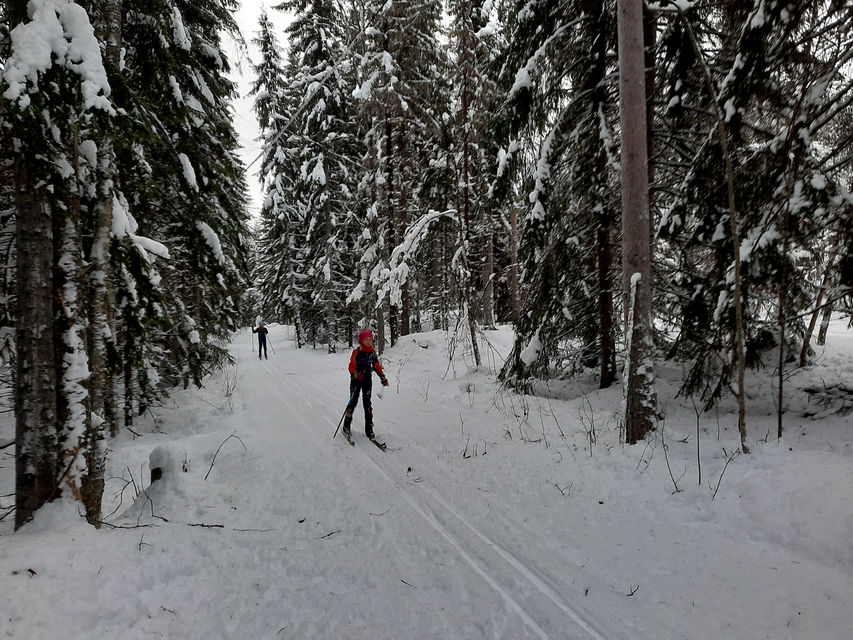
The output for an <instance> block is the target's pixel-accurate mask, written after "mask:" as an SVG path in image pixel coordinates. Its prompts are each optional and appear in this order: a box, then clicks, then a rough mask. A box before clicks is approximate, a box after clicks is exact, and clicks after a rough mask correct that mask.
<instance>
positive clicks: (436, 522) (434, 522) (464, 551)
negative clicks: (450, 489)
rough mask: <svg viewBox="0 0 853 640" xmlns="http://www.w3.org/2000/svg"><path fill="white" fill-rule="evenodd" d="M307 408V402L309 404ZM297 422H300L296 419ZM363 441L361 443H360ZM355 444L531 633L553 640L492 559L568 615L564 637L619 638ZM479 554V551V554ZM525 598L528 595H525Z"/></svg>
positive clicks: (432, 495) (327, 408)
mask: <svg viewBox="0 0 853 640" xmlns="http://www.w3.org/2000/svg"><path fill="white" fill-rule="evenodd" d="M303 380H307V381H308V382H310V383H312V386H314V388H315V389H316V390H317V391H319V392H320V393H322V394H323V395H325V396H326V397H329V398H330V399H333V398H334V394H332V393H331V392H330V391H329V390H328V389H327V388H325V387H323V386H322V385H320V384H319V383H317V382H315V381H314V380H312V379H311V378H308V377H306V378H303ZM275 391H276V394H277V395H278V396H279V397H280V398H281V399H282V400H284V398H283V396H282V395H281V394H280V393H279V392H278V390H275ZM320 404H321V408H322V409H324V412H323V417H324V418H325V419H326V420H327V421H328V422H329V423H330V424H331V426H332V428H334V427H335V426H336V424H337V423H336V422H334V421H333V420H332V419H331V418H329V417H328V416H330V415H334V408H333V407H332V406H331V405H330V404H328V403H326V402H321V403H320ZM309 405H310V403H309ZM300 422H301V420H300ZM362 442H363V441H362ZM359 444H360V443H359V442H358V441H357V442H356V446H355V448H356V449H358V450H359V453H361V454H363V456H364V458H363V459H366V460H367V461H369V463H370V464H372V465H373V466H374V467H375V468H376V469H377V470H378V471H379V472H380V473H381V474H382V476H383V477H384V478H385V479H386V480H387V481H388V482H389V483H390V484H392V485H393V486H394V487H395V488H396V489H397V490H398V491H399V492H400V495H401V496H402V497H403V499H404V500H405V501H406V502H407V503H408V504H409V506H411V508H412V509H413V510H414V511H415V513H417V514H418V515H419V516H420V517H421V518H423V519H424V520H425V521H426V522H427V523H428V524H429V525H430V526H431V527H432V528H433V529H434V530H435V531H436V532H437V533H438V534H439V535H441V536H442V537H443V538H444V539H445V540H447V542H448V543H449V544H450V545H451V546H452V547H453V548H454V549H455V550H456V551H457V552H458V553H459V555H460V556H461V557H462V559H463V560H465V562H467V563H468V564H469V565H470V566H471V568H472V569H473V570H474V571H475V572H476V573H477V575H479V576H480V577H481V578H483V580H484V581H485V582H486V583H487V584H488V585H489V586H490V587H492V588H493V589H494V590H495V591H496V592H497V593H498V595H500V597H501V599H502V600H503V601H504V602H505V603H506V605H507V607H508V608H510V609H511V610H513V611H515V612H516V613H517V614H518V615H519V616H520V617H521V619H522V620H523V621H524V623H525V624H526V625H527V626H528V627H529V628H530V629H531V630H533V631H534V632H535V633H536V635H537V636H538V637H540V638H543V639H548V638H551V637H553V636H552V635H550V634H549V633H548V632H546V631H545V630H544V629H542V627H541V626H540V625H539V624H537V622H536V621H535V620H534V618H533V617H532V616H531V615H530V614H529V613H528V611H527V610H526V609H525V606H523V605H522V604H521V603H520V602H519V600H522V599H523V597H524V596H523V595H519V594H516V595H513V593H512V590H513V588H512V587H509V586H506V584H505V583H504V584H503V585H502V584H501V581H500V580H499V579H498V578H496V577H495V576H494V575H493V574H494V573H495V569H494V563H495V560H497V561H498V562H500V561H503V562H505V563H506V564H508V565H509V566H511V567H512V568H513V569H515V570H516V571H517V572H518V574H520V575H521V576H522V577H523V578H525V579H526V580H527V581H528V582H529V584H530V585H532V586H533V587H534V588H535V589H536V590H537V592H538V594H537V595H543V596H545V597H546V598H547V599H548V600H550V601H551V602H552V603H553V604H554V605H556V607H557V608H558V609H559V610H560V611H562V613H563V614H565V615H566V616H568V618H569V620H570V621H571V622H572V623H573V624H574V626H575V627H576V629H578V630H579V631H580V632H582V635H581V636H579V635H576V634H574V635H570V636H568V637H572V638H580V637H585V638H586V637H589V638H595V640H607V638H616V637H619V636H617V635H615V634H614V633H613V632H612V631H611V630H608V631H606V632H605V631H604V630H603V629H601V628H600V625H598V624H596V623H595V622H593V621H591V620H590V619H589V618H588V616H586V615H585V614H583V613H581V612H580V611H579V610H578V609H576V608H575V607H572V606H571V605H569V604H567V603H566V602H565V601H564V600H563V599H562V598H560V596H559V595H558V594H557V592H556V590H555V589H554V588H553V587H552V586H550V585H548V584H547V583H546V581H545V579H543V578H542V577H540V576H539V575H538V573H537V572H536V570H535V569H533V568H531V567H529V566H527V565H526V564H525V563H523V562H522V561H521V560H519V559H518V558H517V557H516V556H515V555H514V554H512V553H511V552H510V551H508V550H506V549H505V548H503V547H501V546H500V545H498V544H497V543H496V542H494V541H493V540H492V539H491V538H489V537H488V536H487V535H486V534H484V533H483V532H482V531H481V530H480V529H479V528H477V527H476V526H475V525H473V524H472V523H471V522H470V521H469V520H468V519H466V518H465V517H463V516H462V515H461V514H460V513H459V512H458V511H457V510H456V509H454V508H453V507H451V506H450V505H449V504H448V503H447V501H445V500H444V499H443V498H442V497H441V496H440V495H439V494H438V493H437V492H436V491H435V490H433V489H431V488H429V487H428V486H427V485H426V484H425V483H423V482H421V483H416V484H415V486H417V487H419V488H420V489H421V492H423V493H424V494H428V496H429V497H428V498H427V499H426V500H423V499H420V500H419V499H417V498H415V497H414V496H413V495H412V494H411V492H410V491H408V490H407V489H406V488H405V487H403V486H402V485H401V484H400V483H399V482H398V481H397V480H395V479H394V477H393V476H392V474H391V473H390V472H389V471H388V470H386V469H385V468H384V466H383V465H382V464H381V463H380V462H379V461H377V460H376V459H375V458H374V455H377V454H378V455H385V454H383V453H380V452H377V454H374V453H373V452H372V451H371V453H370V454H368V453H367V452H366V451H365V450H364V449H363V448H360V447H359ZM436 506H440V508H441V509H443V510H444V511H445V512H446V513H448V514H450V515H451V516H453V517H454V518H455V519H456V520H457V521H458V522H459V523H460V524H461V525H462V526H463V527H464V528H465V529H467V530H468V531H469V532H470V533H471V534H473V536H474V538H476V539H478V540H480V541H481V542H483V543H484V544H485V545H486V547H487V548H489V549H491V550H492V551H493V556H492V559H491V562H490V563H489V562H484V561H482V560H481V561H477V560H476V559H475V558H474V557H473V554H474V553H476V552H474V551H473V549H474V546H473V545H472V543H471V542H468V543H465V542H463V541H462V538H463V536H461V535H459V534H458V533H456V534H454V533H452V532H451V530H450V529H451V527H450V526H449V525H448V521H447V518H441V517H440V516H439V515H438V513H437V511H438V510H439V509H436ZM480 553H481V554H482V551H481V552H480ZM515 589H516V590H519V589H518V587H517V586H516V587H515ZM528 599H529V596H528ZM560 629H561V631H560V637H567V636H565V635H563V634H566V633H567V631H568V630H567V629H566V627H565V625H563V626H561V627H560Z"/></svg>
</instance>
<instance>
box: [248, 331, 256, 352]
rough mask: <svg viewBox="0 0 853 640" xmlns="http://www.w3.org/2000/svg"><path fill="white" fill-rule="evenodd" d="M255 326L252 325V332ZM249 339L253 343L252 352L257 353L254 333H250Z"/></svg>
mask: <svg viewBox="0 0 853 640" xmlns="http://www.w3.org/2000/svg"><path fill="white" fill-rule="evenodd" d="M254 328H255V327H252V330H253V331H252V333H254ZM249 341H250V342H251V343H252V353H255V339H254V338H253V337H252V334H251V333H250V334H249Z"/></svg>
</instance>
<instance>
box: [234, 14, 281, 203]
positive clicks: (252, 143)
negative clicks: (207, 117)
mask: <svg viewBox="0 0 853 640" xmlns="http://www.w3.org/2000/svg"><path fill="white" fill-rule="evenodd" d="M275 4H277V2H276V1H275V0H273V1H272V2H270V1H269V0H268V1H267V2H262V1H261V0H243V1H242V2H241V3H240V9H239V11H238V12H237V14H236V16H235V17H236V19H237V24H238V25H240V31H241V32H242V33H243V39H244V41H245V44H246V47H247V48H246V47H243V46H242V44H238V43H236V42H231V41H230V39H226V40H225V42H224V43H223V45H224V47H225V52H226V53H227V54H228V57H229V59H230V60H231V65H232V73H231V78H232V79H233V80H235V81H236V82H237V83H238V91H239V94H240V97H239V99H238V100H236V101H235V102H234V110H235V112H236V113H235V119H234V125H235V127H236V128H237V134H238V135H239V136H240V144H241V146H242V151H241V157H242V158H243V163H244V164H245V165H246V166H247V167H248V166H249V165H250V164H251V163H252V162H254V161H255V159H256V158H257V157H258V154H259V153H260V152H261V148H260V146H259V144H258V141H257V137H258V125H257V122H256V121H255V114H254V113H253V112H252V102H253V100H252V98H250V97H248V95H247V94H248V93H249V87H250V85H251V83H252V79H253V74H252V67H251V64H252V63H257V62H258V57H259V54H258V50H257V49H256V48H255V47H254V46H253V45H252V43H251V40H252V38H254V37H255V34H256V32H257V31H258V16H260V14H261V10H262V9H263V8H264V7H267V8H269V7H270V6H271V5H275ZM269 15H270V19H271V20H272V21H273V23H274V24H275V25H277V26H278V27H280V29H279V32H278V34H277V35H278V40H279V44H281V46H282V47H284V46H285V45H286V40H285V33H284V27H285V25H286V24H287V23H288V21H289V20H288V17H287V16H285V15H284V14H282V13H281V12H280V11H276V10H274V9H269ZM259 164H260V163H259V162H255V163H254V164H253V165H252V166H251V167H250V168H249V170H248V173H247V176H246V177H247V180H248V183H249V196H250V198H251V201H250V202H249V203H248V204H249V210H250V211H251V213H252V216H253V217H257V215H258V212H259V210H260V206H261V185H260V183H259V182H258V175H257V172H258V165H259Z"/></svg>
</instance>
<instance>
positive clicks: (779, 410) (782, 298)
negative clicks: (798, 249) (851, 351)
mask: <svg viewBox="0 0 853 640" xmlns="http://www.w3.org/2000/svg"><path fill="white" fill-rule="evenodd" d="M790 202H791V200H790V194H789V196H788V203H789V204H790ZM780 226H781V232H782V256H781V259H782V274H781V277H780V278H779V317H778V323H779V367H778V369H779V371H778V373H779V389H778V396H777V406H776V439H777V440H780V439H781V438H782V414H783V413H784V406H783V402H784V400H785V394H784V388H785V329H786V328H787V326H786V325H787V322H786V316H785V308H786V307H787V304H788V302H787V287H788V247H789V233H788V206H787V205H786V206H785V211H784V213H783V214H782V224H781V225H780Z"/></svg>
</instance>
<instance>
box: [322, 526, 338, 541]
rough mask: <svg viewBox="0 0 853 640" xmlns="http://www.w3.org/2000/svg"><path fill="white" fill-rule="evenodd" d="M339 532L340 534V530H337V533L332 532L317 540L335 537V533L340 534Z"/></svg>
mask: <svg viewBox="0 0 853 640" xmlns="http://www.w3.org/2000/svg"><path fill="white" fill-rule="evenodd" d="M340 532H341V529H338V530H337V531H332V532H331V533H327V534H326V535H324V536H320V537H319V538H318V540H323V539H324V538H331V537H332V536H333V535H335V534H336V533H340Z"/></svg>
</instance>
